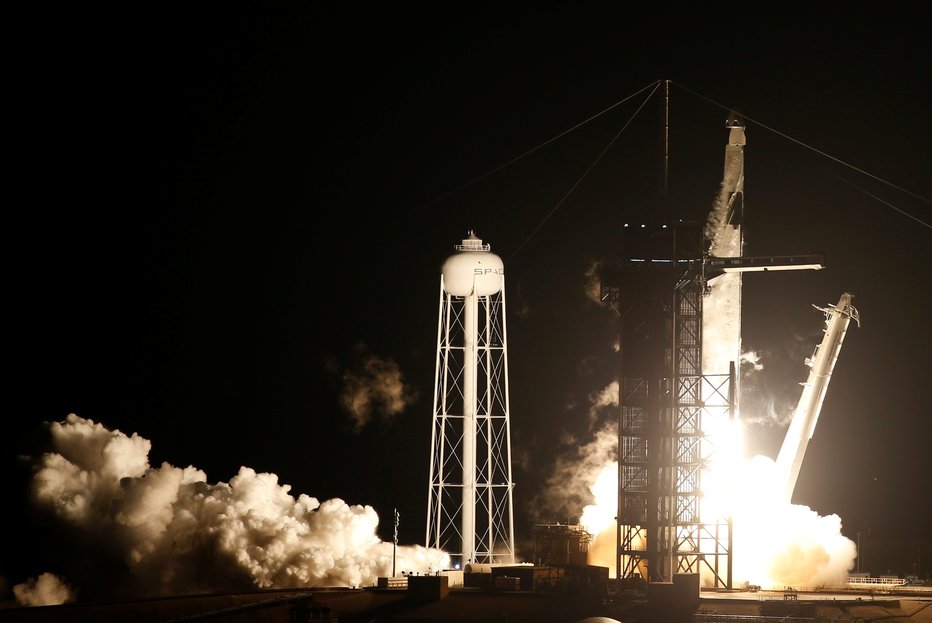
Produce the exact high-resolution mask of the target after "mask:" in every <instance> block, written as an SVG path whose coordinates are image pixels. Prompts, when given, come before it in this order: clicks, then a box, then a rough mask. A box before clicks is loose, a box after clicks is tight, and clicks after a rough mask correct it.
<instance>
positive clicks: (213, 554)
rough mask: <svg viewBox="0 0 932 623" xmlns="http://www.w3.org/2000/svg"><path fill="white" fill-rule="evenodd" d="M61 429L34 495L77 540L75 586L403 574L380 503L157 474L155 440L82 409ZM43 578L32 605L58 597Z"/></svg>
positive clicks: (427, 557)
mask: <svg viewBox="0 0 932 623" xmlns="http://www.w3.org/2000/svg"><path fill="white" fill-rule="evenodd" d="M49 430H50V433H51V441H52V445H53V451H51V452H48V453H46V454H45V455H44V456H42V457H41V458H40V459H39V460H38V461H37V463H36V465H35V466H34V470H35V471H34V477H33V480H32V494H33V497H34V500H35V502H36V503H37V504H38V505H39V506H40V507H41V508H42V509H44V510H45V511H47V512H48V513H50V514H51V515H53V516H54V517H55V518H57V519H58V520H59V522H60V524H62V525H63V526H64V527H65V528H67V530H68V531H69V534H70V535H71V539H72V541H71V543H70V545H72V546H73V547H74V551H73V552H69V551H63V552H62V564H63V566H64V565H65V564H66V561H65V558H67V557H68V555H69V554H72V555H74V554H77V555H79V556H81V561H80V566H75V567H74V568H73V569H72V571H76V570H77V569H81V570H82V571H81V575H77V573H75V575H72V576H71V578H70V579H71V581H78V580H79V579H80V580H81V581H85V580H86V581H89V582H93V581H94V578H93V577H92V576H93V573H94V571H98V572H99V573H106V574H107V575H108V580H107V581H106V582H100V588H99V590H100V591H102V592H103V593H104V594H103V595H102V596H104V597H108V598H112V597H113V596H114V593H116V594H118V595H121V596H123V597H129V598H138V597H144V596H158V595H176V594H191V593H197V592H209V591H224V590H240V589H249V588H253V589H254V588H303V587H315V586H368V585H373V584H375V581H376V579H377V578H378V577H379V576H387V575H390V574H391V572H392V549H393V547H392V543H387V542H382V541H381V540H380V539H379V538H378V536H377V535H376V528H377V526H378V523H379V517H378V515H377V514H376V512H375V510H374V509H373V508H372V507H370V506H362V505H350V504H347V503H346V502H344V501H343V500H341V499H338V498H335V499H330V500H326V501H324V502H320V501H319V500H317V499H316V498H313V497H310V496H308V495H305V494H300V495H298V496H297V497H295V496H293V495H292V494H291V486H290V485H287V484H280V483H279V482H278V476H276V475H275V474H271V473H257V472H256V471H254V470H253V469H250V468H248V467H241V468H240V470H239V473H237V474H236V475H235V476H234V477H233V478H231V479H230V481H229V482H228V483H227V482H218V483H214V484H211V483H209V482H208V481H207V476H206V474H205V473H204V472H203V471H201V470H199V469H197V468H195V467H193V466H188V467H184V468H180V467H175V466H172V465H170V464H168V463H162V465H161V466H159V467H151V466H150V465H149V461H148V455H149V450H150V448H151V443H150V442H149V440H147V439H144V438H142V437H140V436H139V435H138V434H135V433H133V434H132V435H126V434H124V433H122V432H120V431H119V430H109V429H108V428H106V427H105V426H103V425H102V424H99V423H96V422H94V421H93V420H89V419H85V418H82V417H79V416H77V415H75V414H73V413H72V414H69V415H68V416H67V418H66V419H65V420H64V421H62V422H55V423H52V424H50V426H49ZM88 550H91V553H92V555H90V556H88V555H87V551H88ZM82 553H83V554H82ZM396 565H397V567H398V568H399V569H403V570H410V571H417V572H422V571H423V572H426V571H428V570H429V569H434V570H438V569H443V568H446V567H448V566H449V556H448V555H447V554H446V553H445V552H443V551H440V550H436V549H428V548H424V547H421V546H401V547H398V550H397V554H396ZM89 566H92V567H99V569H94V570H91V569H88V567H89ZM42 577H43V576H40V579H39V580H38V581H36V582H35V584H28V583H27V584H26V585H25V587H24V588H22V589H21V590H20V593H22V595H23V599H24V600H25V599H30V597H28V596H29V595H34V594H37V593H39V592H40V590H41V591H44V592H46V593H52V592H54V591H52V588H53V587H54V586H55V585H54V584H53V583H52V580H49V579H48V578H46V579H45V580H43V579H42ZM98 581H99V580H98ZM79 590H80V587H79ZM17 595H19V593H18V594H17Z"/></svg>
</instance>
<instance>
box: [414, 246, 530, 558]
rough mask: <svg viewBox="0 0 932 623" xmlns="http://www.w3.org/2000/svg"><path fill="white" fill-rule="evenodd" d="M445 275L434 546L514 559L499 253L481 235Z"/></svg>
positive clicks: (431, 511) (433, 467)
mask: <svg viewBox="0 0 932 623" xmlns="http://www.w3.org/2000/svg"><path fill="white" fill-rule="evenodd" d="M454 248H455V249H456V251H457V252H456V253H455V254H453V255H451V256H450V257H449V258H447V260H446V262H444V264H443V268H442V270H441V276H440V311H439V322H438V328H437V362H436V373H435V376H434V381H435V382H434V408H433V423H432V427H431V443H430V446H431V449H430V485H429V490H428V501H427V538H426V545H427V547H435V548H439V549H442V550H444V551H446V552H448V553H450V555H451V558H452V560H453V561H454V562H459V563H460V564H461V565H464V566H465V565H466V564H468V563H470V562H472V563H513V562H514V554H515V548H514V513H513V510H512V490H513V488H514V484H513V482H512V479H511V425H510V420H509V404H508V365H507V359H508V357H507V354H508V351H507V346H506V339H505V276H504V272H505V271H504V265H503V263H502V260H501V258H500V257H498V256H497V255H495V254H494V253H492V252H491V251H490V247H489V245H488V244H483V242H482V240H481V239H480V238H478V237H477V236H476V235H475V234H474V233H473V232H472V231H470V232H469V233H468V235H467V236H466V238H464V239H463V241H462V244H458V245H455V247H454Z"/></svg>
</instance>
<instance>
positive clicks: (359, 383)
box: [340, 346, 416, 431]
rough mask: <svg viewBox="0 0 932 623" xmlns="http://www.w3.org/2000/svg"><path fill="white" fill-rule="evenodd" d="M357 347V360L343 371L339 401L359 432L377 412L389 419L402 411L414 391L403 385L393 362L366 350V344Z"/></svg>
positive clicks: (412, 396) (401, 375)
mask: <svg viewBox="0 0 932 623" xmlns="http://www.w3.org/2000/svg"><path fill="white" fill-rule="evenodd" d="M357 350H358V352H359V354H360V356H361V359H360V361H359V362H358V363H357V364H356V366H355V367H354V368H352V369H347V370H344V371H343V390H342V393H341V394H340V404H341V405H342V406H343V408H344V409H345V410H346V412H347V413H348V414H349V415H350V417H351V418H352V419H353V423H354V426H355V428H356V430H357V431H359V430H361V429H362V428H363V427H365V426H366V424H368V423H369V421H370V420H372V418H373V417H374V416H376V415H380V416H382V417H384V418H392V417H394V416H396V415H398V414H399V413H401V412H402V411H404V409H405V407H407V406H408V405H409V404H410V403H411V402H412V401H413V400H415V399H416V392H415V391H414V390H412V389H410V388H408V387H407V386H406V385H405V382H404V375H403V374H402V373H401V368H399V367H398V364H397V363H396V362H395V361H393V360H392V359H389V358H384V357H379V356H378V355H373V354H371V353H368V352H367V351H366V349H365V346H360V347H359V348H358V349H357Z"/></svg>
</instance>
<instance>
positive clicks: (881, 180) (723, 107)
mask: <svg viewBox="0 0 932 623" xmlns="http://www.w3.org/2000/svg"><path fill="white" fill-rule="evenodd" d="M674 84H676V85H677V86H678V87H680V88H681V89H683V90H685V91H688V92H690V93H692V94H693V95H695V96H696V97H698V98H700V99H703V100H705V101H707V102H709V103H710V104H713V105H714V106H718V107H719V108H721V109H723V110H726V111H729V112H732V111H733V109H732V108H730V107H728V106H723V105H722V104H719V103H718V102H716V101H715V100H713V99H710V98H708V97H706V96H704V95H702V94H700V93H697V92H695V91H693V90H692V89H690V88H689V87H686V86H684V85H682V84H680V83H678V82H676V83H674ZM741 118H742V119H747V120H748V121H750V122H751V123H753V124H755V125H758V126H760V127H762V128H764V129H765V130H768V131H770V132H773V133H774V134H776V135H778V136H781V137H783V138H785V139H787V140H788V141H792V142H794V143H796V144H797V145H799V146H801V147H805V148H806V149H808V150H810V151H814V152H815V153H817V154H819V155H820V156H823V157H825V158H828V159H829V160H833V161H835V162H837V163H838V164H841V165H843V166H846V167H848V168H849V169H852V170H854V171H857V172H858V173H860V174H862V175H866V176H867V177H870V178H872V179H874V180H876V181H878V182H881V183H882V184H886V185H887V186H890V187H892V188H895V189H897V190H899V191H900V192H903V193H906V194H907V195H909V196H911V197H914V198H915V199H919V200H920V201H924V202H926V203H932V199H928V198H927V197H923V196H922V195H919V194H917V193H914V192H912V191H910V190H907V189H905V188H903V187H902V186H897V185H896V184H894V183H893V182H888V181H887V180H885V179H883V178H881V177H878V176H876V175H874V174H872V173H868V172H867V171H865V170H864V169H861V168H858V167H856V166H854V165H852V164H848V163H847V162H845V161H844V160H841V159H840V158H836V157H835V156H832V155H830V154H827V153H825V152H824V151H821V150H819V149H816V148H815V147H813V146H812V145H807V144H806V143H803V142H802V141H800V140H797V139H795V138H793V137H792V136H789V135H787V134H784V133H783V132H780V131H779V130H776V129H774V128H771V127H770V126H768V125H766V124H764V123H761V122H760V121H757V120H756V119H752V118H751V117H748V116H747V115H744V114H742V115H741ZM852 186H854V185H853V184H852ZM854 188H856V189H857V190H860V191H861V192H863V193H864V194H866V195H867V196H869V197H871V198H873V199H877V200H878V201H880V202H881V203H883V204H884V205H886V206H887V207H890V208H893V209H894V210H896V211H897V212H900V213H901V214H903V215H905V216H908V217H909V218H911V219H913V220H915V221H917V222H919V223H921V224H922V225H925V226H926V227H930V228H932V226H930V225H929V224H928V223H926V222H925V221H922V220H920V219H918V218H916V217H914V216H912V215H911V214H908V213H907V212H905V211H903V210H901V209H899V208H897V207H895V206H893V205H891V204H890V203H888V202H886V201H882V200H881V199H879V198H878V197H876V196H874V195H872V194H870V193H868V192H867V191H865V190H863V189H862V188H859V187H857V186H854Z"/></svg>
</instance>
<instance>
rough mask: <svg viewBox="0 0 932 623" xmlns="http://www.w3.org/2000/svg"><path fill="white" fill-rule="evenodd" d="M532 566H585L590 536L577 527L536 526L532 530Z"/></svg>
mask: <svg viewBox="0 0 932 623" xmlns="http://www.w3.org/2000/svg"><path fill="white" fill-rule="evenodd" d="M531 531H532V534H533V536H534V564H535V565H538V566H542V567H550V566H554V565H585V564H586V563H587V562H588V559H589V543H591V542H592V535H591V534H590V533H589V532H588V531H586V529H585V528H583V527H582V526H579V525H570V524H559V523H558V524H538V525H536V526H534V527H533V528H532V530H531Z"/></svg>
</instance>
